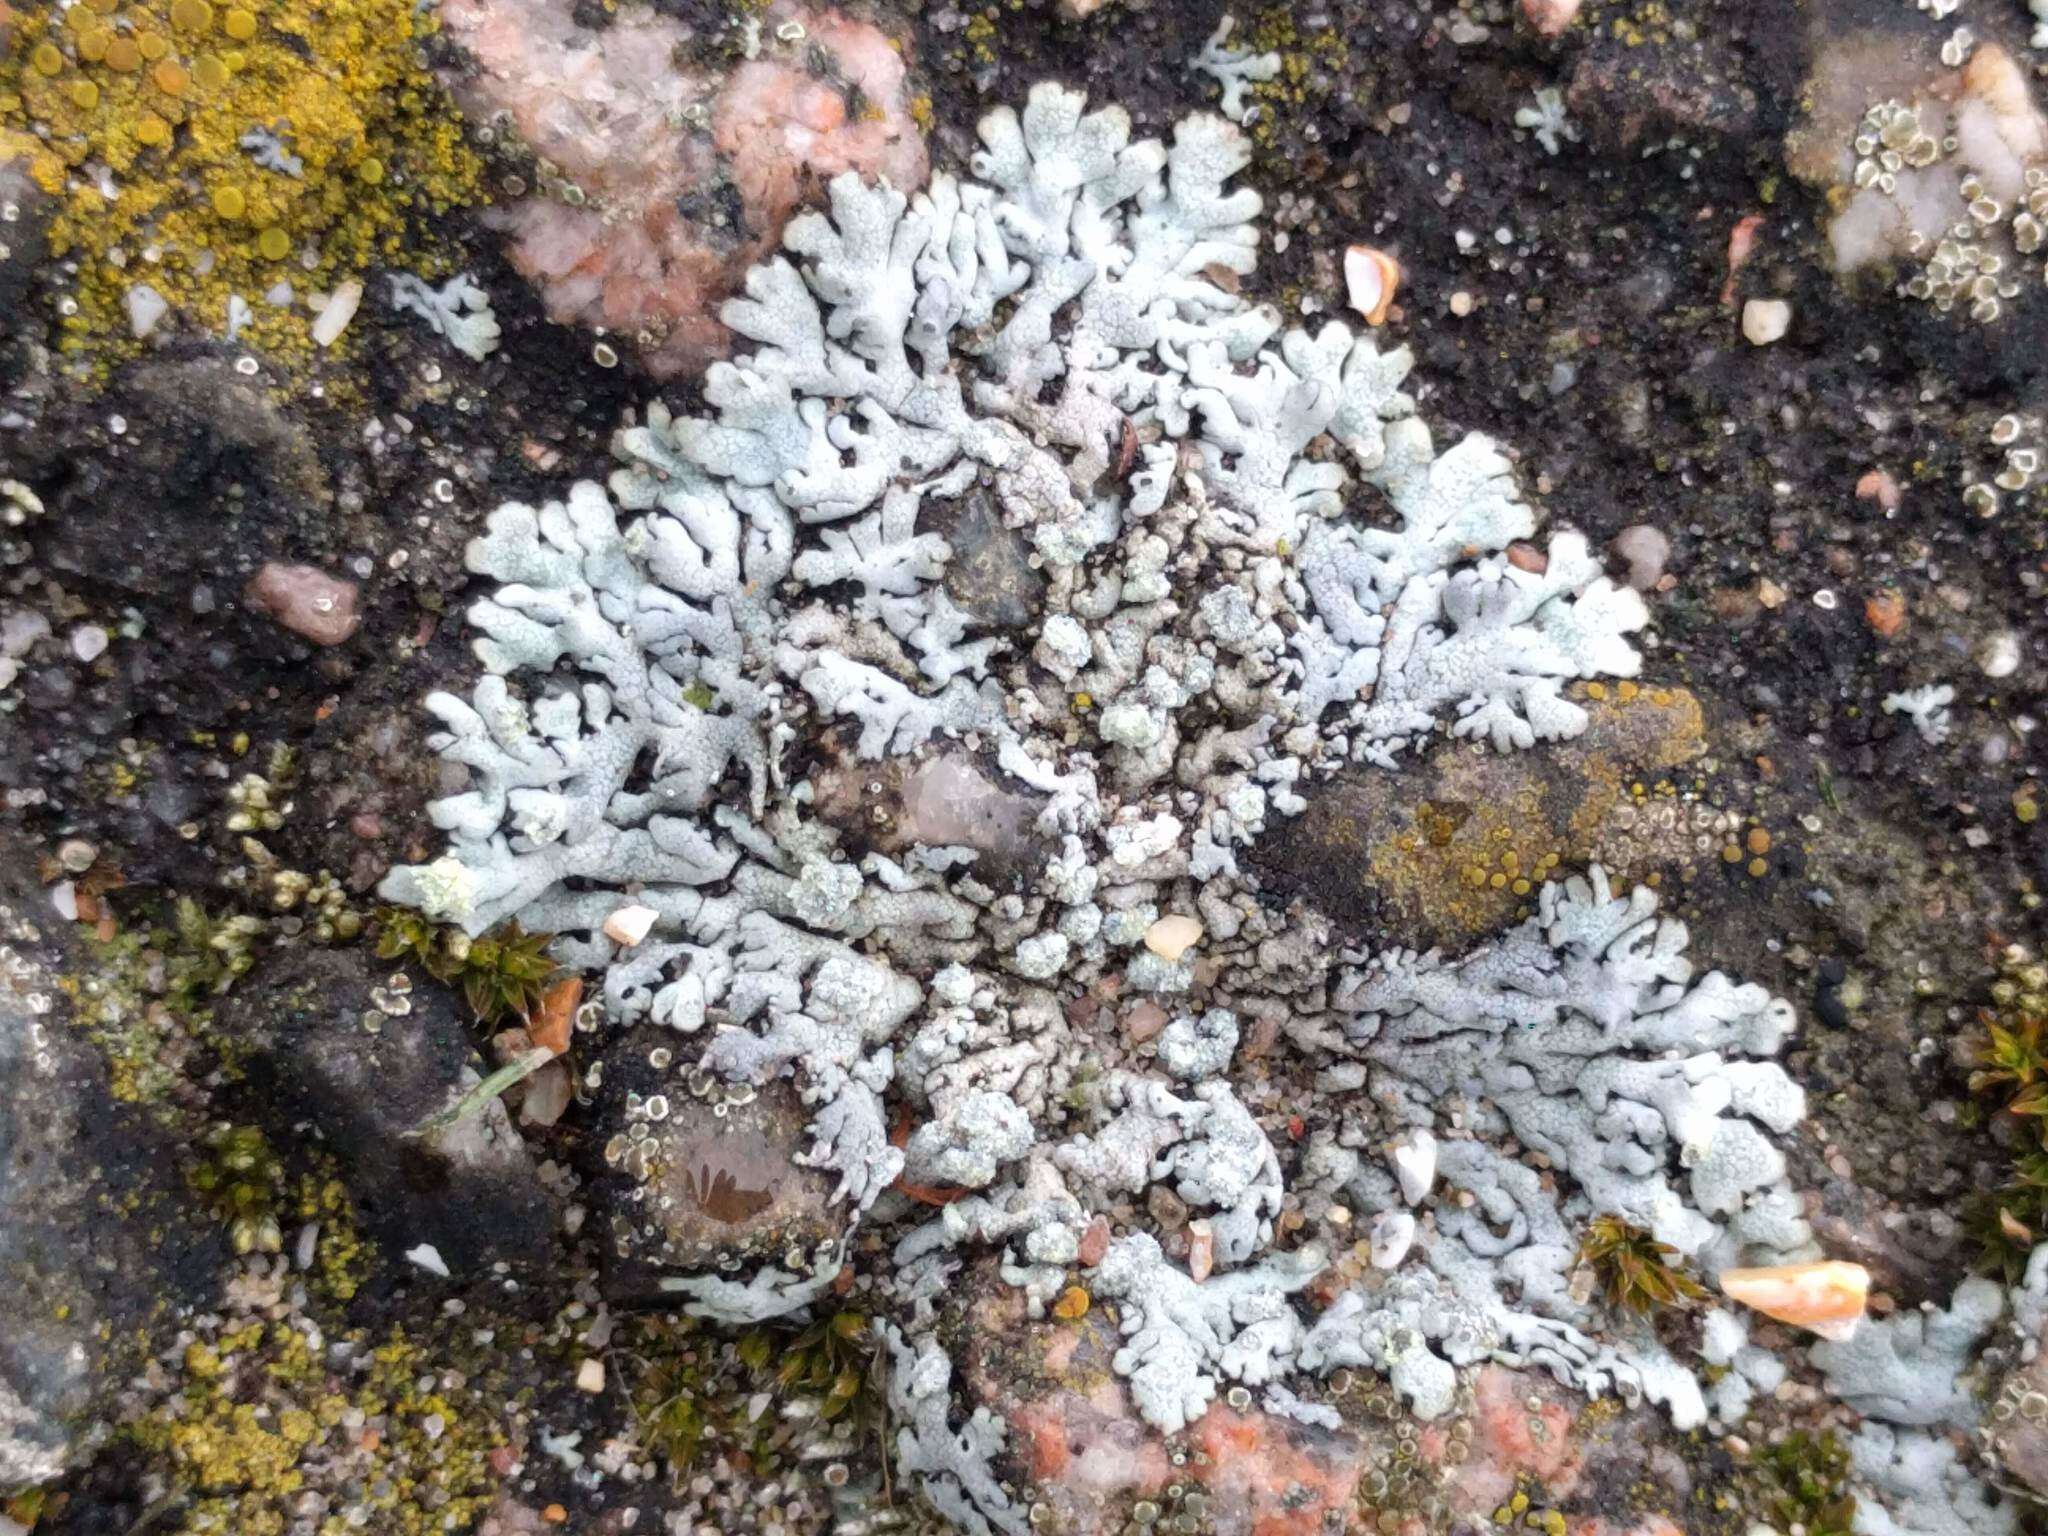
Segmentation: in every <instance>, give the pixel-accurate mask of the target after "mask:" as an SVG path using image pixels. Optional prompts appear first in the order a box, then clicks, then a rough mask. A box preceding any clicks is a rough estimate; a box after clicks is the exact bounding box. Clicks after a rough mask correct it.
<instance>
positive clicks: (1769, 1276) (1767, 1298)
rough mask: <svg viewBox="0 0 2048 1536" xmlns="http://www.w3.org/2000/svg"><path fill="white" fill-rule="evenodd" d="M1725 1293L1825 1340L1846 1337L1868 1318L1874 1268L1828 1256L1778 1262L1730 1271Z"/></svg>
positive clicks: (1723, 1285)
mask: <svg viewBox="0 0 2048 1536" xmlns="http://www.w3.org/2000/svg"><path fill="white" fill-rule="evenodd" d="M1720 1284H1721V1290H1722V1292H1723V1293H1724V1294H1725V1295H1727V1296H1728V1297H1730V1298H1731V1299H1733V1300H1735V1301H1739V1302H1741V1303H1742V1304H1743V1305H1744V1306H1745V1307H1754V1308H1755V1309H1756V1310H1757V1311H1759V1312H1761V1313H1763V1314H1764V1316H1766V1317H1774V1318H1776V1319H1777V1320H1778V1321H1779V1322H1781V1323H1791V1324H1792V1325H1793V1326H1794V1327H1797V1328H1805V1329H1808V1330H1810V1331H1811V1332H1813V1333H1817V1334H1819V1335H1820V1336H1821V1337H1822V1338H1824V1339H1836V1340H1840V1339H1846V1338H1848V1337H1849V1335H1850V1334H1852V1333H1854V1332H1855V1331H1856V1325H1857V1324H1858V1323H1860V1322H1862V1321H1863V1305H1864V1302H1865V1300H1866V1299H1867V1298H1868V1297H1869V1295H1870V1271H1869V1270H1867V1269H1865V1268H1864V1267H1863V1266H1862V1265H1861V1264H1849V1263H1844V1262H1843V1261H1842V1260H1840V1259H1825V1260H1822V1261H1820V1262H1818V1263H1813V1264H1773V1265H1770V1266H1768V1267H1767V1268H1763V1269H1724V1270H1722V1271H1721V1276H1720Z"/></svg>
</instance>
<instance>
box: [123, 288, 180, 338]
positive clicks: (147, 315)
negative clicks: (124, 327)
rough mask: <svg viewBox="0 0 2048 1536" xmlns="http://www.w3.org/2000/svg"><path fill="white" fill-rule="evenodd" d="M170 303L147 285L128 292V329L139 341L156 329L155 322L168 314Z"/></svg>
mask: <svg viewBox="0 0 2048 1536" xmlns="http://www.w3.org/2000/svg"><path fill="white" fill-rule="evenodd" d="M170 308H171V305H170V301H169V300H168V299H166V298H165V297H164V296H163V295H162V294H160V293H158V292H157V291H156V290H155V289H154V288H152V287H150V286H149V284H147V283H137V284H136V285H135V286H134V287H132V288H130V289H129V290H128V329H129V331H130V332H131V333H132V334H133V335H134V336H135V338H136V339H137V340H138V341H139V340H141V339H142V338H143V337H144V336H147V335H148V334H149V333H150V332H151V331H153V330H155V329H156V323H157V321H159V320H161V319H163V317H164V316H165V315H166V314H168V313H169V312H170Z"/></svg>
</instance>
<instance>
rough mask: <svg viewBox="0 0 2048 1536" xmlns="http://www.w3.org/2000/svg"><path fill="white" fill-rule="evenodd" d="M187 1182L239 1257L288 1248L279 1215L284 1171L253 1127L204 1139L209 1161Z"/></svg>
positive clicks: (228, 1128)
mask: <svg viewBox="0 0 2048 1536" xmlns="http://www.w3.org/2000/svg"><path fill="white" fill-rule="evenodd" d="M185 1177H186V1182H187V1183H189V1184H190V1185H191V1186H192V1188H193V1190H194V1191H195V1192H196V1193H197V1194H198V1195H199V1196H200V1198H201V1199H203V1200H204V1201H205V1202H206V1204H207V1207H208V1208H209V1209H210V1210H211V1211H212V1212H213V1214H214V1216H215V1217H216V1218H217V1219H218V1220H220V1221H222V1222H225V1223H226V1224H227V1227H228V1233H229V1238H230V1240H231V1241H232V1242H233V1244H234V1248H235V1252H237V1253H276V1252H277V1251H278V1250H279V1249H280V1248H281V1247H283V1246H284V1236H283V1232H282V1230H281V1229H280V1228H279V1226H278V1220H277V1211H278V1204H279V1201H280V1198H281V1197H282V1194H283V1191H284V1167H283V1165H282V1164H281V1163H279V1162H278V1160H277V1158H276V1157H275V1156H273V1155H272V1154H271V1150H270V1144H269V1143H268V1142H267V1141H265V1140H264V1137H263V1132H262V1131H261V1130H259V1129H258V1128H257V1127H255V1126H253V1125H223V1126H219V1127H217V1128H216V1129H215V1130H214V1131H213V1132H212V1134H210V1135H209V1136H208V1137H207V1139H206V1155H205V1157H204V1158H203V1159H202V1160H201V1161H200V1162H199V1164H198V1165H197V1166H196V1167H193V1168H192V1169H190V1170H188V1172H187V1173H186V1176H185Z"/></svg>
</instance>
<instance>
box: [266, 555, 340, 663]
mask: <svg viewBox="0 0 2048 1536" xmlns="http://www.w3.org/2000/svg"><path fill="white" fill-rule="evenodd" d="M242 597H243V599H244V601H246V602H247V603H248V604H249V606H250V607H251V608H254V609H256V610H257V611H258V612H260V613H267V614H269V615H270V616H271V617H272V618H273V619H275V620H277V622H278V623H280V624H282V625H283V626H284V627H285V628H286V629H288V630H290V631H291V632H292V633H293V634H295V635H303V636H304V637H305V638H306V639H308V640H310V641H312V642H313V643H314V644H315V645H339V644H341V642H342V641H344V640H346V639H347V638H348V637H349V636H350V635H352V634H354V633H355V632H356V626H357V625H359V624H361V623H362V621H363V618H362V615H361V614H360V613H358V612H357V611H356V584H355V583H354V582H352V581H344V580H342V579H341V578H340V577H339V576H330V575H328V574H327V573H326V572H325V571H323V570H321V569H320V568H319V567H318V566H317V565H285V564H283V563H281V562H279V561H276V560H272V561H270V562H268V563H267V564H266V565H265V566H264V567H263V569H262V570H260V571H258V572H257V573H256V574H255V576H253V577H252V578H250V581H249V585H248V587H247V588H246V589H245V590H244V591H243V593H242Z"/></svg>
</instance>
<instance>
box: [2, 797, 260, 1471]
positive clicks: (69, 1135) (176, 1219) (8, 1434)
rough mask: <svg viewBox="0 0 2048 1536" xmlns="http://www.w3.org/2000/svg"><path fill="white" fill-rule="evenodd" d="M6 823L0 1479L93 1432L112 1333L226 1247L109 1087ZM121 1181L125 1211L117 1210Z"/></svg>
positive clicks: (170, 1303)
mask: <svg viewBox="0 0 2048 1536" xmlns="http://www.w3.org/2000/svg"><path fill="white" fill-rule="evenodd" d="M32 866H33V860H32V859H31V858H30V857H29V855H28V854H27V852H26V850H24V849H23V848H22V847H21V846H20V845H19V844H18V843H15V842H14V841H13V840H12V839H10V838H7V837H5V836H0V1105H4V1106H5V1108H4V1110H0V1276H4V1277H5V1290H4V1295H5V1297H6V1320H5V1324H4V1326H0V1488H5V1487H22V1486H27V1485H32V1484H36V1483H42V1482H47V1481H49V1480H50V1479H51V1478H53V1477H56V1476H58V1475H59V1474H60V1473H61V1472H62V1471H63V1470H64V1469H65V1468H66V1467H67V1466H68V1465H70V1464H71V1462H72V1461H74V1460H75V1459H76V1457H77V1453H78V1452H79V1451H80V1450H81V1449H83V1448H84V1446H85V1445H87V1444H88V1443H90V1442H91V1441H92V1440H93V1439H94V1438H95V1435H96V1430H95V1422H96V1421H95V1414H96V1412H97V1410H98V1408H99V1406H100V1402H101V1392H102V1389H103V1387H105V1386H106V1385H107V1383H106V1381H105V1380H104V1379H103V1377H102V1372H103V1371H105V1370H106V1369H107V1366H108V1362H107V1358H106V1355H107V1348H106V1345H105V1344H104V1343H103V1342H102V1340H103V1339H104V1338H106V1337H110V1336H117V1335H118V1336H124V1337H126V1336H132V1335H133V1334H134V1332H135V1331H136V1330H138V1329H141V1328H144V1327H146V1326H147V1324H148V1323H149V1321H150V1320H151V1318H152V1316H153V1315H160V1314H159V1308H171V1309H175V1308H177V1307H179V1306H188V1305H197V1304H201V1303H203V1302H206V1301H208V1300H210V1297H211V1293H212V1274H213V1272H214V1270H215V1268H216V1266H217V1265H218V1263H219V1262H220V1260H221V1259H222V1258H224V1257H225V1249H224V1247H223V1245H222V1243H221V1241H220V1238H219V1236H218V1234H217V1233H215V1232H212V1231H209V1230H206V1229H205V1228H202V1227H195V1226H194V1225H193V1224H192V1223H191V1222H189V1221H187V1220H185V1219H184V1218H182V1217H181V1216H180V1215H179V1214H178V1212H177V1211H176V1209H175V1208H174V1207H172V1206H171V1204H170V1203H169V1201H168V1200H167V1199H166V1198H165V1197H166V1196H167V1195H170V1194H173V1193H175V1191H173V1190H172V1189H171V1188H170V1185H169V1181H168V1178H167V1175H166V1173H165V1170H166V1169H168V1168H169V1167H170V1158H169V1155H168V1153H169V1150H170V1149H169V1148H167V1147H166V1146H164V1145H163V1144H162V1143H161V1141H160V1140H159V1139H158V1138H157V1137H155V1136H154V1135H153V1134H152V1133H151V1132H150V1131H148V1130H147V1129H146V1128H144V1127H142V1126H140V1125H138V1124H137V1123H136V1121H137V1119H138V1117H136V1116H134V1115H132V1114H131V1113H130V1112H129V1111H127V1110H126V1109H125V1108H124V1107H122V1106H118V1105H116V1104H115V1103H114V1102H113V1101H112V1100H111V1098H110V1097H109V1095H108V1091H107V1081H106V1074H105V1071H104V1069H103V1067H102V1064H101V1062H100V1059H99V1056H98V1054H97V1053H96V1052H95V1051H94V1049H93V1048H92V1046H91V1045H89V1044H88V1043H87V1042H86V1041H85V1039H84V1038H83V1037H82V1036H80V1035H79V1034H77V1033H76V1032H74V1030H73V1029H72V1027H71V1024H70V1021H69V1019H68V1018H67V1016H66V1011H65V1004H64V1000H63V993H62V992H61V991H60V990H59V989H58V987H57V984H56V982H57V976H58V974H59V973H60V972H62V971H64V970H67V969H72V968H74V967H75V964H76V957H75V956H72V955H69V954H67V952H66V950H67V948H68V946H67V945H66V943H65V938H66V935H65V933H64V931H63V930H64V925H63V924H61V923H59V922H58V921H56V920H55V918H54V916H53V915H52V914H51V913H50V910H49V905H48V900H47V897H46V896H45V895H44V894H43V892H42V891H41V890H40V889H38V888H37V887H36V886H35V885H34V883H33V882H32V881H31V879H30V878H29V875H28V871H29V870H30V869H31V868H32ZM117 1192H118V1196H119V1198H120V1199H121V1201H122V1202H123V1206H124V1207H125V1208H126V1209H127V1210H129V1211H130V1212H132V1213H133V1215H134V1219H131V1220H126V1221H119V1220H110V1219H109V1218H108V1215H107V1208H108V1205H109V1204H110V1202H111V1200H112V1198H114V1196H115V1195H116V1193H117Z"/></svg>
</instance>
